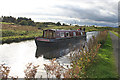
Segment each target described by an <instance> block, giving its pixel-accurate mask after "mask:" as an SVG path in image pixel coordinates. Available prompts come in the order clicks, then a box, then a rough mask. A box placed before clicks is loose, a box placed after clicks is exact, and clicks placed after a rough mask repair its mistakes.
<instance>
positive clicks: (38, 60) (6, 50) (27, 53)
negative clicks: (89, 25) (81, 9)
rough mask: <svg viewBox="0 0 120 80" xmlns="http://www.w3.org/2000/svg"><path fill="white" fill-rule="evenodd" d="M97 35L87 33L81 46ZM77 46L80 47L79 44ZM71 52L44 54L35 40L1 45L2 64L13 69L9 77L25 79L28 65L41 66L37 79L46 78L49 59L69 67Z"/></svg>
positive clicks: (63, 50)
mask: <svg viewBox="0 0 120 80" xmlns="http://www.w3.org/2000/svg"><path fill="white" fill-rule="evenodd" d="M97 34H98V32H95V31H93V32H87V36H86V41H85V40H81V42H80V45H81V43H86V42H88V41H89V39H90V38H91V37H92V36H95V35H97ZM77 45H79V43H78V44H77ZM73 47H74V46H73ZM74 48H75V47H74ZM69 52H70V48H66V49H62V50H59V51H56V52H52V53H46V54H43V53H41V51H40V49H38V48H37V47H36V44H35V41H34V40H28V41H23V42H19V43H11V44H3V45H0V64H3V63H5V65H7V66H9V67H11V68H10V74H9V76H14V77H16V76H18V77H19V78H24V76H25V74H24V70H25V69H26V65H27V64H28V63H33V64H34V65H40V67H39V68H38V72H37V74H36V77H37V78H39V77H40V76H41V75H42V77H43V78H45V77H46V72H45V70H44V65H43V64H48V63H50V61H49V59H51V58H57V61H59V62H60V63H61V64H64V65H69V64H70V60H69Z"/></svg>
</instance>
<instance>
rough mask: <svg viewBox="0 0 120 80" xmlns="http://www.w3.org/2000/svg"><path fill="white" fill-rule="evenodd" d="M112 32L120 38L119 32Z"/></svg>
mask: <svg viewBox="0 0 120 80" xmlns="http://www.w3.org/2000/svg"><path fill="white" fill-rule="evenodd" d="M111 32H112V33H113V34H115V35H116V36H118V37H119V38H120V34H119V33H118V32H114V31H111Z"/></svg>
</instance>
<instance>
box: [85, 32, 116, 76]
mask: <svg viewBox="0 0 120 80" xmlns="http://www.w3.org/2000/svg"><path fill="white" fill-rule="evenodd" d="M87 76H88V77H89V78H117V76H118V75H117V71H116V66H115V59H114V55H113V48H112V41H111V38H110V35H109V34H108V37H107V40H106V42H105V43H104V45H103V46H102V47H101V48H100V50H99V52H98V59H97V62H96V63H95V64H93V65H92V66H91V67H89V68H88V71H87Z"/></svg>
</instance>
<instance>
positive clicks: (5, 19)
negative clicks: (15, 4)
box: [2, 16, 67, 27]
mask: <svg viewBox="0 0 120 80" xmlns="http://www.w3.org/2000/svg"><path fill="white" fill-rule="evenodd" d="M2 22H7V23H14V24H18V25H28V26H37V27H47V26H48V25H56V26H67V25H66V24H65V23H63V24H61V23H60V22H57V23H54V22H34V21H33V20H32V19H31V18H26V17H18V18H15V17H12V16H2Z"/></svg>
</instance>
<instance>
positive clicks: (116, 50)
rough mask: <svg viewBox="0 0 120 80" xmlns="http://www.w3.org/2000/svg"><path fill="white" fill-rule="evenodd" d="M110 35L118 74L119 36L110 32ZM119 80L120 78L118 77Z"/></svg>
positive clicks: (119, 67)
mask: <svg viewBox="0 0 120 80" xmlns="http://www.w3.org/2000/svg"><path fill="white" fill-rule="evenodd" d="M110 36H111V39H112V45H113V51H114V55H115V60H116V66H117V72H118V73H119V75H120V38H118V37H117V36H116V35H114V34H113V33H111V32H110ZM119 80H120V79H119Z"/></svg>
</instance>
